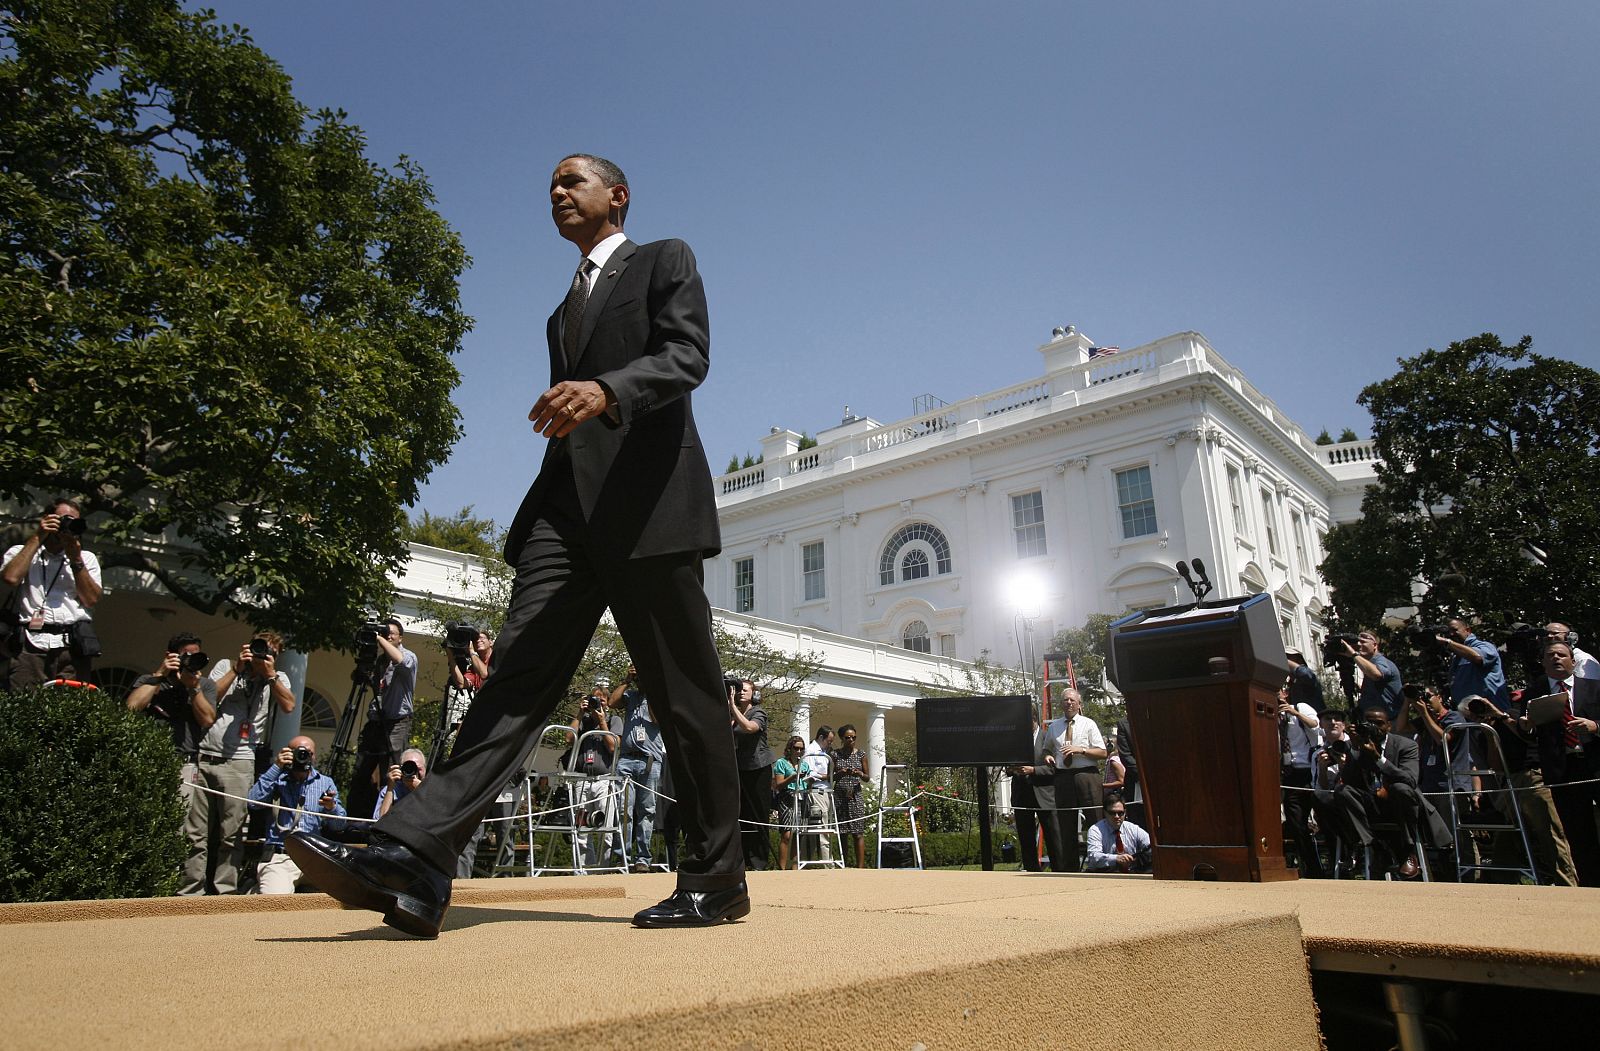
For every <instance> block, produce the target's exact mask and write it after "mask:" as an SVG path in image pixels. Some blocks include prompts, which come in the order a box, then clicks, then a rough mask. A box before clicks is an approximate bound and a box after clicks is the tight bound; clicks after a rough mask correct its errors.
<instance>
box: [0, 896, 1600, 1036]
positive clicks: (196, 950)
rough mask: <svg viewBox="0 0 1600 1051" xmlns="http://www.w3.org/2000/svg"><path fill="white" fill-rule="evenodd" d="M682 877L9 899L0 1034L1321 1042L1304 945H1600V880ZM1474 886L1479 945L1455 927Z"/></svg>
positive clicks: (1515, 949)
mask: <svg viewBox="0 0 1600 1051" xmlns="http://www.w3.org/2000/svg"><path fill="white" fill-rule="evenodd" d="M671 886H672V877H671V876H667V875H654V876H627V877H602V876H591V877H546V878H542V879H538V880H505V879H502V880H478V881H469V882H463V883H459V884H458V885H457V891H456V904H454V905H453V906H452V908H451V911H450V913H449V915H448V917H447V918H446V923H445V930H444V934H443V935H442V936H441V937H440V938H439V939H438V940H437V941H431V942H423V941H415V940H412V939H408V938H405V937H404V936H402V935H400V934H397V933H396V932H394V931H391V930H389V929H388V928H387V927H384V926H383V925H382V924H381V923H379V922H378V921H377V917H375V916H374V915H372V914H370V913H364V912H345V911H339V910H337V909H333V908H328V907H326V906H328V905H330V904H331V902H329V900H328V899H326V898H324V897H322V896H320V895H298V896H296V897H295V898H293V899H280V902H282V903H285V904H286V903H287V902H289V901H293V902H294V906H293V907H292V909H286V908H284V907H283V904H280V903H279V902H274V901H273V900H272V899H265V898H231V899H211V900H210V901H207V902H202V903H196V904H195V905H194V906H188V904H187V903H183V902H180V903H177V904H178V908H176V909H174V908H170V907H168V906H170V905H171V904H172V903H169V902H160V903H148V904H147V903H127V902H94V903H80V902H71V903H62V904H60V905H56V906H7V907H4V908H0V954H3V959H4V960H5V963H6V968H5V977H4V979H3V980H0V982H3V984H0V1017H3V1018H4V1019H5V1020H6V1021H5V1031H4V1037H3V1039H4V1043H5V1045H6V1046H7V1047H12V1048H46V1047H48V1048H51V1049H52V1051H60V1049H62V1048H68V1047H79V1046H86V1045H103V1044H111V1043H113V1042H114V1043H115V1044H116V1045H117V1046H118V1047H119V1048H121V1049H125V1051H126V1049H136V1048H142V1047H151V1048H154V1047H157V1046H161V1047H166V1046H170V1045H172V1044H173V1043H174V1042H179V1041H184V1040H199V1041H202V1042H204V1043H205V1044H207V1045H214V1046H225V1047H227V1048H229V1049H230V1051H235V1049H246V1048H257V1047H260V1048H273V1049H282V1048H284V1047H293V1048H378V1047H384V1048H461V1049H478V1048H525V1049H534V1048H570V1047H583V1048H585V1049H597V1048H598V1049H609V1048H618V1049H622V1048H627V1049H630V1051H637V1049H638V1048H640V1047H649V1048H658V1047H660V1048H677V1047H682V1048H738V1049H765V1048H774V1049H779V1048H781V1049H785V1051H787V1049H788V1048H791V1047H793V1046H796V1045H798V1044H804V1045H805V1046H807V1047H818V1048H834V1047H837V1048H904V1049H908V1051H909V1049H912V1048H915V1047H916V1046H917V1045H919V1044H920V1045H922V1046H924V1047H925V1048H926V1049H927V1051H940V1049H944V1048H1063V1047H1084V1048H1100V1047H1103V1046H1105V1045H1106V1044H1107V1042H1108V1040H1109V1039H1110V1035H1109V1034H1108V1033H1107V1032H1106V1029H1105V1027H1106V1025H1107V1020H1108V1019H1109V1018H1113V1017H1129V1016H1130V1015H1131V1016H1133V1017H1137V1018H1138V1019H1139V1023H1138V1024H1137V1025H1136V1026H1131V1027H1127V1028H1124V1029H1123V1030H1122V1031H1121V1032H1120V1033H1119V1034H1118V1035H1117V1037H1116V1039H1115V1041H1114V1042H1115V1044H1116V1046H1117V1047H1119V1048H1129V1047H1148V1048H1162V1049H1165V1051H1171V1049H1174V1048H1187V1047H1207V1048H1210V1047H1229V1048H1272V1049H1287V1048H1318V1047H1320V1046H1321V1037H1320V1034H1319V1032H1318V1028H1317V1018H1316V1009H1315V1005H1314V1004H1313V1002H1312V997H1311V986H1310V975H1309V971H1308V968H1307V962H1306V951H1307V947H1310V948H1311V950H1312V951H1313V952H1316V951H1328V952H1334V953H1348V954H1354V955H1355V956H1357V957H1360V956H1362V955H1363V954H1370V955H1371V956H1372V958H1373V959H1374V960H1382V959H1384V958H1386V955H1385V954H1387V953H1389V948H1388V947H1389V946H1396V947H1399V949H1400V950H1402V951H1404V952H1411V953H1417V954H1427V953H1430V952H1433V953H1441V952H1453V953H1455V954H1456V956H1457V958H1458V959H1461V960H1481V959H1495V958H1497V957H1501V958H1504V959H1506V960H1507V961H1510V960H1513V959H1514V960H1521V961H1524V962H1526V961H1527V960H1529V959H1531V958H1532V956H1533V955H1537V954H1543V958H1542V960H1535V961H1534V964H1533V965H1534V966H1542V965H1551V964H1555V963H1556V962H1557V961H1559V965H1560V966H1563V967H1567V968H1575V969H1577V971H1578V972H1584V971H1585V969H1586V970H1587V973H1588V975H1589V976H1590V977H1591V978H1592V976H1593V975H1594V974H1596V973H1600V956H1597V952H1600V930H1597V928H1600V896H1597V895H1596V894H1595V892H1593V891H1582V890H1567V889H1562V888H1513V887H1470V886H1469V887H1455V886H1442V885H1434V886H1427V887H1419V886H1413V885H1400V884H1377V885H1374V884H1359V885H1358V884H1353V883H1328V882H1324V881H1309V880H1306V881H1298V882H1293V883H1270V884H1215V883H1211V884H1200V883H1178V882H1156V881H1152V880H1149V879H1144V878H1138V877H1133V878H1118V877H1094V876H1073V875H1061V876H1056V875H1051V874H1029V873H1015V872H1006V873H983V872H909V871H900V872H893V871H890V872H878V871H870V870H869V871H865V872H860V871H853V870H852V871H845V872H840V871H836V870H816V869H812V870H808V871H805V872H780V873H773V872H762V873H755V874H753V875H752V877H751V892H752V896H753V897H754V900H755V910H754V912H753V913H752V914H751V916H750V918H749V919H748V920H747V921H745V922H742V923H739V924H734V925H727V926H723V927H718V928H712V929H707V930H688V931H641V930H637V929H635V928H633V927H632V926H631V925H630V924H629V922H628V918H629V917H630V916H631V915H632V913H633V912H634V911H635V910H637V909H638V908H640V907H642V906H644V905H647V904H650V903H653V902H654V901H656V900H659V899H660V898H661V897H663V896H664V895H665V894H667V893H668V892H669V891H670V889H671ZM575 895H576V896H575ZM1447 899H1448V900H1447ZM302 902H304V904H302ZM158 906H160V907H158ZM21 910H32V911H31V912H28V913H24V912H23V911H21ZM52 910H54V915H52V914H51V913H52ZM95 910H98V912H96V911H95ZM141 910H142V911H141ZM91 914H93V916H94V918H90V916H91ZM1466 914H1470V916H1471V918H1472V924H1471V926H1472V927H1473V928H1475V935H1476V937H1475V941H1474V943H1473V944H1472V945H1456V946H1451V945H1449V944H1447V943H1441V942H1439V941H1438V940H1437V939H1438V937H1439V936H1441V935H1445V934H1447V933H1448V932H1449V931H1451V930H1460V929H1463V928H1465V927H1466V926H1468V925H1467V923H1466ZM1386 919H1387V920H1392V921H1393V924H1392V925H1391V924H1388V923H1385V922H1383V921H1384V920H1386ZM7 920H9V921H11V922H5V921H7ZM1319 945H1320V946H1321V949H1320V950H1319V948H1318V946H1319ZM1135 976H1140V977H1135ZM186 978H187V979H190V980H192V983H193V984H192V988H193V989H194V990H195V992H194V994H193V995H192V996H190V995H184V989H185V987H186Z"/></svg>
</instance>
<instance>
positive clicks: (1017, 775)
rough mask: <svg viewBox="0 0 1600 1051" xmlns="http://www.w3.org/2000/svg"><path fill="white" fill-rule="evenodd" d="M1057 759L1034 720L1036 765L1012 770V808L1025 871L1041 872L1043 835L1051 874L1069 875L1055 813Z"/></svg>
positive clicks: (1037, 720) (1041, 728)
mask: <svg viewBox="0 0 1600 1051" xmlns="http://www.w3.org/2000/svg"><path fill="white" fill-rule="evenodd" d="M1055 770H1056V757H1055V756H1054V755H1053V754H1052V753H1051V748H1050V739H1049V737H1048V736H1046V734H1045V730H1044V727H1043V726H1041V725H1040V723H1039V715H1038V713H1037V712H1036V713H1034V716H1033V764H1032V765H1031V766H1018V767H1013V768H1012V770H1011V806H1012V813H1013V814H1014V815H1015V816H1016V822H1017V844H1018V846H1019V847H1020V849H1021V851H1022V867H1023V868H1025V869H1027V870H1028V871H1029V872H1038V871H1040V866H1039V835H1040V833H1041V832H1042V833H1043V834H1044V849H1045V850H1046V851H1047V852H1048V853H1049V855H1050V870H1051V871H1052V872H1067V871H1070V870H1069V868H1068V865H1067V852H1066V850H1065V848H1063V847H1062V845H1061V823H1060V821H1059V820H1058V819H1059V816H1060V815H1058V814H1057V813H1056V789H1055V784H1056V773H1055Z"/></svg>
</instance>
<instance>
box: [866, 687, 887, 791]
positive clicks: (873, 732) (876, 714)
mask: <svg viewBox="0 0 1600 1051" xmlns="http://www.w3.org/2000/svg"><path fill="white" fill-rule="evenodd" d="M888 711H889V709H887V708H884V707H881V706H874V707H873V709H872V712H871V713H870V714H869V715H868V716H867V764H868V766H869V768H870V769H871V770H872V776H873V780H875V781H877V782H878V783H879V784H882V783H883V781H882V778H883V774H882V773H881V771H882V770H883V767H884V764H885V763H887V762H888V761H889V749H888V744H887V741H886V740H885V734H884V730H883V717H884V715H885V714H887V713H888Z"/></svg>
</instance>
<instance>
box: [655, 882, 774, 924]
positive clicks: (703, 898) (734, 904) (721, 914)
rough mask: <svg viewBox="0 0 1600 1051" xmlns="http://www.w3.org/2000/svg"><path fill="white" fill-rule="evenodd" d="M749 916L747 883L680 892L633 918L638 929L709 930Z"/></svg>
mask: <svg viewBox="0 0 1600 1051" xmlns="http://www.w3.org/2000/svg"><path fill="white" fill-rule="evenodd" d="M748 915H750V889H749V888H748V887H746V886H745V882H744V880H740V881H739V882H738V883H736V884H734V885H733V886H731V887H725V888H723V889H722V890H679V891H676V892H675V893H674V894H673V895H672V897H670V898H668V899H667V900H666V901H664V902H662V903H661V904H660V905H652V906H650V907H649V908H648V909H645V910H644V911H643V912H639V913H636V914H635V915H634V917H633V925H634V926H635V927H710V926H713V925H715V924H718V923H732V922H733V921H734V920H737V919H740V918H742V917H744V916H748Z"/></svg>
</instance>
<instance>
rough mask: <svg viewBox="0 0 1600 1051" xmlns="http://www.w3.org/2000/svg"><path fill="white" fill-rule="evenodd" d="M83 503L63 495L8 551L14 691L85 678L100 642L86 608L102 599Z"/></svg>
mask: <svg viewBox="0 0 1600 1051" xmlns="http://www.w3.org/2000/svg"><path fill="white" fill-rule="evenodd" d="M83 531H84V523H83V509H82V508H81V507H79V506H78V503H77V501H75V500H70V499H68V498H67V497H64V496H58V497H56V498H55V499H54V500H52V501H50V510H49V511H47V512H45V514H44V517H42V518H40V519H39V525H38V528H37V529H35V530H34V533H33V535H32V536H30V537H28V539H27V540H26V541H25V542H23V543H21V544H18V545H16V546H15V547H12V548H10V549H9V550H7V551H6V553H5V569H4V570H3V571H0V578H3V579H4V580H5V582H6V584H7V585H9V586H10V587H11V588H12V589H13V590H12V596H11V602H10V603H9V604H8V607H7V609H6V610H5V611H4V612H3V613H0V615H3V616H5V617H6V618H7V619H6V623H5V625H4V640H3V641H4V643H5V653H4V656H6V657H9V658H10V659H11V665H10V668H9V669H8V672H7V683H8V685H9V687H10V688H11V689H13V690H20V689H22V688H23V687H26V686H37V685H39V684H40V683H45V682H49V681H51V680H52V679H78V680H81V681H85V682H86V681H88V679H89V674H90V672H91V670H92V668H93V664H94V658H96V657H98V656H99V655H100V641H99V639H98V638H96V636H95V633H94V621H93V620H91V619H90V615H89V610H90V609H92V608H93V607H94V604H95V603H97V602H99V601H100V594H101V592H100V561H99V560H98V559H96V558H95V557H94V554H93V553H92V552H89V551H85V550H84V549H83Z"/></svg>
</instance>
